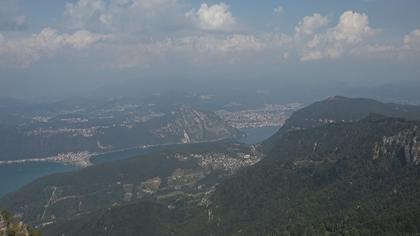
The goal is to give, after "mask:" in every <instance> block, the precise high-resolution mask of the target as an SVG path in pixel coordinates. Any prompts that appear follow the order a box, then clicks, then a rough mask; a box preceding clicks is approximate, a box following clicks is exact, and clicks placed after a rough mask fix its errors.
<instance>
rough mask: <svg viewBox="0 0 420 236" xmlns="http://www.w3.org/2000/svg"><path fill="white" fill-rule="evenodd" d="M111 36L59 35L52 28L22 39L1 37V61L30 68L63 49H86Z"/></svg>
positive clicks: (77, 33) (14, 65)
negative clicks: (43, 57)
mask: <svg viewBox="0 0 420 236" xmlns="http://www.w3.org/2000/svg"><path fill="white" fill-rule="evenodd" d="M106 39H109V36H106V35H98V34H92V33H90V32H89V31H86V30H82V31H77V32H75V33H74V34H58V33H57V31H56V30H54V29H52V28H44V29H43V30H42V31H41V32H40V33H38V34H33V35H31V36H28V37H22V38H5V37H4V36H2V37H0V61H1V62H2V64H7V65H10V66H12V67H28V66H30V65H31V64H32V63H34V62H36V61H38V60H39V59H41V57H42V56H51V55H54V54H55V53H56V52H57V51H58V50H60V49H62V48H66V47H68V48H73V49H86V48H88V47H90V46H91V45H93V44H94V43H97V42H99V41H102V40H106Z"/></svg>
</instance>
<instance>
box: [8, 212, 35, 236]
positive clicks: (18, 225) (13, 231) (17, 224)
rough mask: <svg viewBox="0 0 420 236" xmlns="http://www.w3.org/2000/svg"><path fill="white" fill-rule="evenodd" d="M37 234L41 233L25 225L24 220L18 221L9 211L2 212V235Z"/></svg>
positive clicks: (30, 235) (22, 235)
mask: <svg viewBox="0 0 420 236" xmlns="http://www.w3.org/2000/svg"><path fill="white" fill-rule="evenodd" d="M9 235H16V236H37V235H40V234H39V233H38V232H35V231H33V230H31V229H30V228H29V226H27V225H25V224H24V223H23V222H22V221H17V220H16V219H15V218H13V217H12V215H11V214H10V213H9V212H6V211H1V212H0V236H9Z"/></svg>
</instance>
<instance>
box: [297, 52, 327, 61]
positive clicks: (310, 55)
mask: <svg viewBox="0 0 420 236" xmlns="http://www.w3.org/2000/svg"><path fill="white" fill-rule="evenodd" d="M322 58H323V55H322V53H321V52H320V51H309V52H304V53H303V55H302V57H301V58H300V60H301V61H302V62H305V61H314V60H319V59H322Z"/></svg>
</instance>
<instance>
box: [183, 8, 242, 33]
mask: <svg viewBox="0 0 420 236" xmlns="http://www.w3.org/2000/svg"><path fill="white" fill-rule="evenodd" d="M186 16H187V18H189V19H192V20H193V21H195V22H196V24H197V25H198V26H199V27H200V28H201V29H205V30H228V29H233V28H234V27H235V25H236V20H235V18H234V17H233V16H232V13H231V12H230V11H229V6H228V5H226V4H225V3H219V4H214V5H211V6H209V5H207V4H206V3H203V4H201V6H200V9H198V10H197V12H194V10H192V11H190V12H188V13H187V14H186Z"/></svg>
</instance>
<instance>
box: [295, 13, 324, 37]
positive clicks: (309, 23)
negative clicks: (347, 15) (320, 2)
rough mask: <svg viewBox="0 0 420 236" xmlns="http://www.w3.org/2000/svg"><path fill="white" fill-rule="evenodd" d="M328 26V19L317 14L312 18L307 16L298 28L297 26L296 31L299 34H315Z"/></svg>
mask: <svg viewBox="0 0 420 236" xmlns="http://www.w3.org/2000/svg"><path fill="white" fill-rule="evenodd" d="M327 24H328V19H327V18H326V17H324V16H321V15H320V14H319V13H315V14H313V15H312V16H305V17H304V18H303V20H302V21H301V22H299V24H298V26H296V28H295V31H296V33H297V34H308V35H309V34H313V33H315V31H316V30H318V29H320V28H322V27H324V26H326V25H327Z"/></svg>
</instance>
